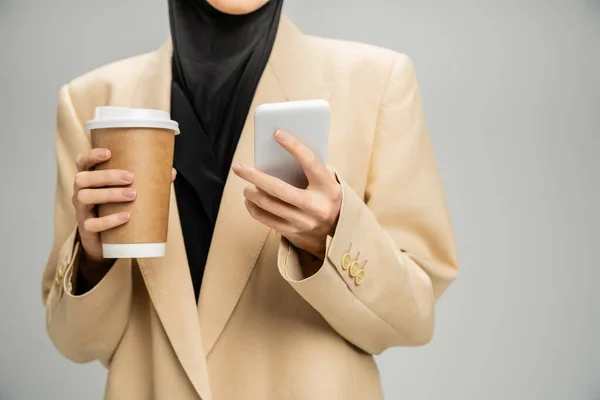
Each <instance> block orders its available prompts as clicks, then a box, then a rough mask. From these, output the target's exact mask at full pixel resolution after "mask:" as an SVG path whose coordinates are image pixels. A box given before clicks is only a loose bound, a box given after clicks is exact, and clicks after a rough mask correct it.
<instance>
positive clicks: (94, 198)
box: [77, 188, 136, 205]
mask: <svg viewBox="0 0 600 400" xmlns="http://www.w3.org/2000/svg"><path fill="white" fill-rule="evenodd" d="M135 196H136V192H135V189H133V188H105V189H81V190H80V191H79V193H77V200H78V201H79V202H80V203H81V204H86V205H92V204H93V205H98V204H105V203H124V202H128V201H133V200H134V199H135Z"/></svg>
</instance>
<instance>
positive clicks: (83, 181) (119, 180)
mask: <svg viewBox="0 0 600 400" xmlns="http://www.w3.org/2000/svg"><path fill="white" fill-rule="evenodd" d="M131 182H133V174H132V173H131V172H129V171H122V170H118V169H107V170H103V171H82V172H78V173H77V175H75V188H76V189H85V188H91V187H103V186H123V185H129V184H130V183H131Z"/></svg>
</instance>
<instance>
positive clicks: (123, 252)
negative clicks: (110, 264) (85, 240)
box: [102, 243, 167, 258]
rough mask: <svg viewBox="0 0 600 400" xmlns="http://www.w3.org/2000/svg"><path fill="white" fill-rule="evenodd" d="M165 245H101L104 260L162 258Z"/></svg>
mask: <svg viewBox="0 0 600 400" xmlns="http://www.w3.org/2000/svg"><path fill="white" fill-rule="evenodd" d="M166 247H167V245H166V243H135V244H103V245H102V255H103V256H104V258H151V257H164V256H165V249H166Z"/></svg>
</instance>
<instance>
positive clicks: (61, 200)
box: [42, 86, 132, 365]
mask: <svg viewBox="0 0 600 400" xmlns="http://www.w3.org/2000/svg"><path fill="white" fill-rule="evenodd" d="M90 149H91V143H90V140H89V138H88V135H87V134H86V133H85V132H84V129H83V125H82V123H81V121H80V120H79V118H78V116H77V114H76V111H75V108H74V106H73V104H72V101H71V96H70V93H69V88H68V86H64V87H63V88H62V89H61V90H60V94H59V100H58V115H57V128H56V157H57V172H58V176H57V183H56V195H55V196H56V197H55V206H54V242H53V246H52V250H51V252H50V256H49V259H48V263H47V265H46V269H45V271H44V274H43V280H42V298H43V302H44V305H45V308H46V327H47V330H48V333H49V335H50V338H51V340H52V342H53V343H54V346H55V347H56V348H57V349H58V350H59V351H60V352H61V353H62V354H63V355H64V356H65V357H67V358H69V359H71V360H73V361H75V362H89V361H93V360H100V361H101V362H103V363H104V364H105V365H106V364H107V363H108V361H109V359H110V357H111V356H112V354H113V352H114V350H115V348H116V346H117V344H118V342H119V340H120V338H121V336H122V334H123V332H124V329H125V325H126V323H127V320H128V318H129V310H130V303H131V295H132V277H131V262H130V261H129V260H118V261H117V262H116V263H115V264H114V265H113V267H112V268H111V269H110V271H109V272H108V273H107V274H106V275H105V276H104V278H103V279H102V280H101V281H100V282H99V283H98V284H97V285H96V286H95V287H94V288H92V289H91V290H90V291H88V292H86V293H85V294H83V295H80V296H78V295H75V294H74V293H75V291H74V286H75V283H76V281H77V269H78V267H79V265H78V263H79V259H80V254H81V251H82V250H81V245H80V243H79V241H78V234H77V223H76V218H75V210H74V207H73V205H72V196H73V181H74V177H75V174H76V173H77V168H76V166H75V157H76V156H77V154H82V153H85V152H87V151H89V150H90Z"/></svg>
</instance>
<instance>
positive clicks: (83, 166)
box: [75, 148, 110, 172]
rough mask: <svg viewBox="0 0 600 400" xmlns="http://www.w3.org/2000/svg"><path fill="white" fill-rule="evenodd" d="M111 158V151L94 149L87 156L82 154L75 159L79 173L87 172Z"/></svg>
mask: <svg viewBox="0 0 600 400" xmlns="http://www.w3.org/2000/svg"><path fill="white" fill-rule="evenodd" d="M109 158H110V150H108V149H100V148H98V149H92V150H90V151H89V152H88V153H87V154H84V155H82V154H80V155H78V156H77V158H76V159H75V165H76V166H77V171H80V172H81V171H87V170H89V169H91V168H92V167H93V166H95V165H97V164H100V163H101V162H104V161H106V160H108V159H109Z"/></svg>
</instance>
